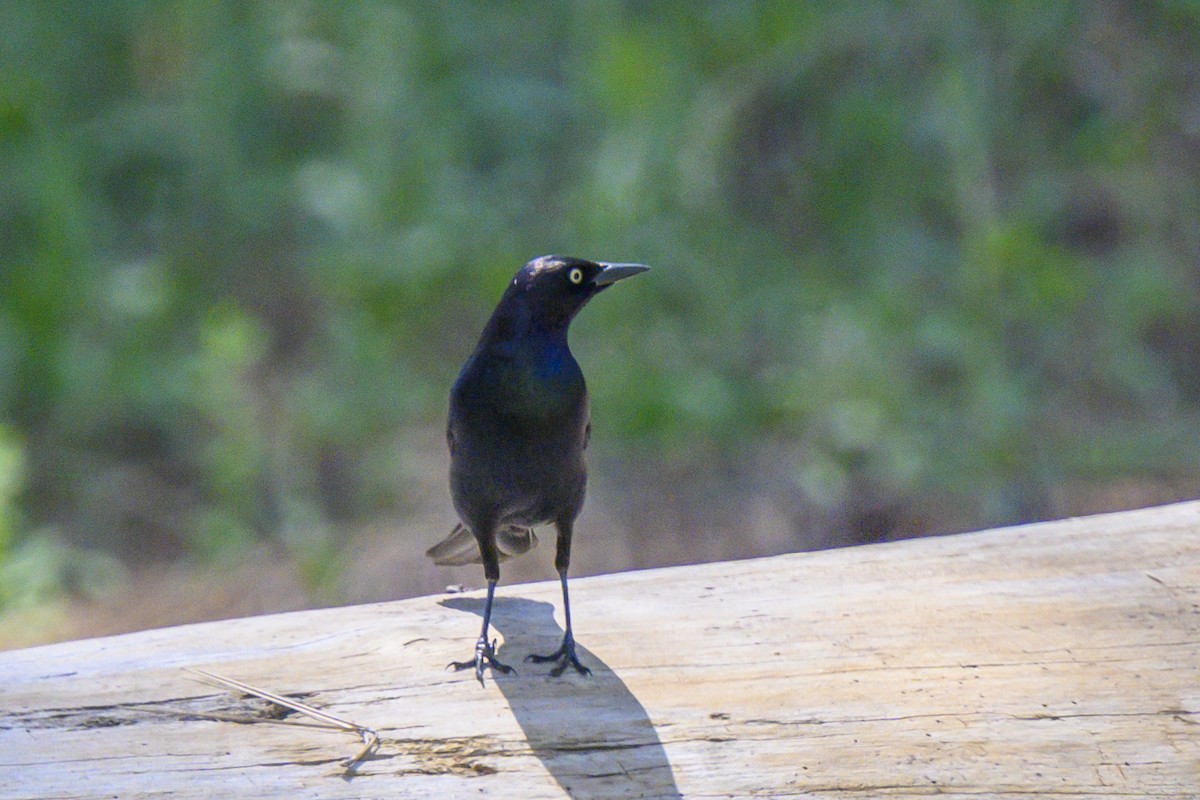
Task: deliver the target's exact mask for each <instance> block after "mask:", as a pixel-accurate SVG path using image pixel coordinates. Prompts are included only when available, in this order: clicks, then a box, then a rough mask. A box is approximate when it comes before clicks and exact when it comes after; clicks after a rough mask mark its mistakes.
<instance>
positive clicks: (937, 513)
mask: <svg viewBox="0 0 1200 800" xmlns="http://www.w3.org/2000/svg"><path fill="white" fill-rule="evenodd" d="M0 48H2V50H0V646H3V645H8V646H13V645H16V644H21V643H29V642H34V641H45V640H49V639H54V638H63V637H70V636H82V635H88V634H94V633H104V632H110V631H117V630H127V629H130V628H137V627H143V626H149V625H161V624H169V623H172V622H179V621H185V620H191V619H199V618H205V617H218V616H226V615H235V614H245V613H252V612H256V611H268V610H278V609H286V608H300V607H305V606H309V605H319V604H330V603H344V602H355V601H362V600H371V599H384V598H394V597H401V596H406V595H411V594H418V593H424V592H431V591H437V590H439V589H440V588H441V587H443V586H444V585H445V584H447V583H449V582H452V581H456V580H458V581H463V582H468V583H471V584H473V585H478V583H479V582H480V580H481V578H480V575H478V574H477V570H475V569H465V570H460V571H452V570H441V569H438V568H435V567H433V566H432V565H429V564H427V563H425V561H424V560H423V557H422V555H421V554H422V552H423V551H424V549H425V548H426V547H427V546H428V545H430V544H432V543H433V542H434V541H436V540H437V539H438V538H439V537H440V536H441V535H443V534H444V533H445V531H447V530H448V529H449V527H450V526H451V524H452V523H453V512H452V510H451V508H450V503H449V498H448V493H447V490H446V488H445V469H446V456H445V453H444V444H443V441H442V433H441V431H442V425H443V420H444V414H445V398H446V394H447V391H448V388H449V386H450V383H451V382H452V380H453V378H454V376H455V374H456V372H457V369H458V366H459V365H460V364H461V362H462V361H463V359H464V358H465V356H466V354H467V353H468V352H469V351H470V349H471V347H472V346H473V344H474V340H475V337H476V336H477V334H478V331H479V329H480V327H481V326H482V324H483V322H484V320H485V319H486V317H487V315H488V314H489V312H490V310H491V307H492V305H493V304H494V302H495V300H496V298H497V297H498V296H499V293H500V291H501V289H502V287H503V285H504V282H505V281H506V280H507V279H508V278H509V277H510V276H511V274H512V273H513V272H514V271H515V270H516V268H517V267H519V266H520V265H521V264H522V263H523V262H524V261H526V260H527V259H528V258H530V257H532V256H535V255H539V254H542V253H550V252H559V253H567V254H572V255H580V256H586V257H592V258H602V259H610V260H630V261H634V260H636V261H643V262H645V263H648V264H651V265H652V266H653V267H654V271H652V272H651V273H649V274H648V275H647V276H644V277H642V278H639V279H638V281H636V282H631V283H630V284H627V285H623V286H621V287H620V289H619V290H617V291H615V292H612V293H611V294H606V295H605V296H604V298H602V299H601V300H600V301H598V302H596V303H595V304H593V305H592V306H591V307H589V308H588V310H587V311H586V312H585V313H584V315H583V316H582V317H581V318H580V320H579V321H578V322H577V324H576V326H575V329H574V335H573V346H574V349H575V351H576V354H577V356H578V358H579V360H580V361H581V362H582V363H583V365H584V368H585V371H586V372H587V374H588V377H589V381H590V385H591V388H592V394H593V411H594V423H595V436H594V438H593V448H592V450H593V452H592V474H593V478H592V484H591V496H590V499H589V503H588V506H587V508H586V509H585V512H584V515H583V516H582V517H581V519H580V524H579V530H578V536H577V541H578V545H577V556H576V559H575V563H576V564H577V565H578V570H577V572H579V573H581V574H582V573H588V572H599V571H608V570H619V569H629V568H633V567H642V566H650V565H661V564H669V563H684V562H695V561H703V560H710V559H725V558H737V557H746V556H753V555H762V554H771V553H778V552H782V551H789V550H797V549H805V548H816V547H828V546H835V545H843V544H851V543H860V542H870V541H877V540H883V539H890V538H898V537H904V536H913V535H922V534H928V533H942V532H949V531H959V530H966V529H972V528H980V527H987V526H994V525H1006V524H1011V523H1019V522H1026V521H1031V520H1038V519H1045V518H1051V517H1059V516H1063V515H1068V514H1078V513H1086V512H1092V511H1099V510H1106V509H1115V508H1122V507H1132V506H1138V505H1145V504H1149V503H1154V502H1162V501H1167V500H1173V499H1178V498H1183V497H1189V496H1194V495H1195V494H1196V493H1197V489H1198V486H1200V480H1198V477H1197V476H1198V472H1197V462H1198V461H1200V447H1198V445H1200V441H1198V439H1200V426H1198V425H1197V421H1198V416H1200V413H1198V412H1200V366H1198V363H1197V358H1196V348H1197V345H1198V344H1200V322H1198V319H1200V318H1198V315H1197V311H1198V305H1200V304H1198V297H1197V287H1198V266H1200V228H1198V226H1197V224H1196V220H1197V218H1198V212H1200V5H1198V4H1197V3H1194V2H1186V1H1184V0H1176V1H1175V2H1168V1H1167V0H1160V1H1159V2H1100V1H1098V2H1088V3H1082V2H1078V3H1077V2H1042V3H1008V2H974V3H954V2H944V3H933V2H928V3H927V2H917V3H911V4H909V3H900V4H897V3H893V2H857V3H853V2H852V3H846V2H836V3H796V2H761V3H749V2H745V3H742V2H708V3H695V2H691V0H689V1H688V2H660V3H655V4H643V3H634V2H626V3H622V2H584V3H572V2H517V3H505V4H491V3H483V2H478V3H384V2H344V3H336V4H334V3H318V2H310V3H279V2H242V3H221V2H209V1H206V0H174V1H173V2H153V3H151V2H131V1H126V2H119V1H117V0H107V1H106V2H104V3H96V2H83V1H79V2H59V3H54V4H37V3H32V4H31V3H14V4H10V5H9V6H7V7H6V8H5V12H4V15H3V18H2V19H0ZM551 549H552V548H546V547H543V548H542V550H541V551H540V553H539V556H538V557H537V558H531V559H526V561H525V562H524V563H522V562H518V563H517V564H516V565H514V566H513V567H512V568H510V569H507V570H506V572H505V579H506V580H508V581H511V580H524V579H531V578H549V577H552V575H553V572H552V570H551V569H550V567H549V559H550V558H551V553H550V552H548V551H549V550H551Z"/></svg>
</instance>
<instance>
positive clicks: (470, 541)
mask: <svg viewBox="0 0 1200 800" xmlns="http://www.w3.org/2000/svg"><path fill="white" fill-rule="evenodd" d="M537 541H538V540H537V535H536V534H535V533H534V532H533V528H517V527H508V528H501V529H500V530H499V531H497V532H496V550H498V551H499V556H500V560H501V561H504V560H505V559H508V558H512V557H513V556H519V555H521V554H522V553H528V552H529V551H530V550H532V549H533V548H534V547H536V546H537ZM425 555H427V556H429V557H430V558H432V559H433V563H435V564H438V565H440V566H443V567H461V566H462V565H464V564H478V563H479V562H480V561H481V560H482V558H481V557H480V555H479V544H478V543H477V542H476V541H475V535H474V534H473V533H471V529H470V528H468V527H467V526H466V525H463V524H462V523H461V522H460V523H458V524H457V525H455V526H454V530H452V531H450V535H449V536H447V537H446V538H445V539H443V540H442V541H440V542H438V543H437V544H435V545H434V546H433V547H431V548H429V549H428V550H426V551H425Z"/></svg>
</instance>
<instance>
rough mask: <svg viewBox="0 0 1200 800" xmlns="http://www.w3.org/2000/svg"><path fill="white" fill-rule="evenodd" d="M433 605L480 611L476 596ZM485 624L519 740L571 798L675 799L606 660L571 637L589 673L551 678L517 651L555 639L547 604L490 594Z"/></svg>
mask: <svg viewBox="0 0 1200 800" xmlns="http://www.w3.org/2000/svg"><path fill="white" fill-rule="evenodd" d="M441 604H442V605H443V606H445V607H447V608H452V609H455V610H457V611H468V612H471V613H473V614H477V615H479V616H481V617H482V616H483V600H482V599H480V598H467V597H454V598H450V599H447V600H442V601H441ZM492 627H493V628H495V629H496V630H498V631H499V632H500V633H501V634H502V635H503V637H504V644H503V646H501V647H500V649H499V651H498V652H497V653H496V657H497V658H498V659H499V660H500V661H501V662H502V663H505V664H509V665H511V666H513V667H514V668H515V669H516V672H517V674H515V675H496V674H494V673H489V674H488V675H487V676H486V677H487V679H488V681H489V683H492V682H494V683H495V685H496V686H497V687H499V689H500V691H501V693H502V694H503V695H504V697H505V698H506V699H507V700H508V704H509V707H510V708H512V711H513V715H514V716H515V717H516V719H517V722H518V724H520V726H521V730H522V731H523V732H524V733H525V738H526V740H527V741H528V742H529V745H530V747H531V748H532V749H533V752H534V753H535V754H536V755H537V757H538V758H539V759H541V761H542V763H543V764H544V765H545V767H546V769H547V771H549V773H550V774H551V775H552V776H554V779H555V780H556V781H558V784H559V785H560V786H561V787H562V788H563V791H565V792H566V793H567V795H568V796H570V797H572V798H574V800H600V798H630V797H638V798H662V799H663V800H669V799H670V798H679V797H680V794H679V789H678V788H677V787H676V785H675V775H674V773H673V772H672V771H671V765H670V762H668V761H667V754H666V751H665V750H664V749H663V746H662V742H661V741H660V740H659V738H658V733H657V732H656V731H655V730H654V725H653V724H652V723H651V722H650V717H649V715H648V714H647V713H646V709H645V708H644V707H643V706H642V704H641V703H640V702H638V699H637V698H636V697H634V696H633V693H632V692H630V691H629V688H628V687H627V686H626V685H625V684H624V683H623V682H622V681H621V679H620V678H619V677H617V675H616V673H614V672H613V671H612V670H611V669H610V668H609V667H608V665H607V664H605V663H604V662H603V661H601V660H600V659H599V658H597V657H596V655H595V654H594V653H592V652H591V651H589V650H588V649H587V647H585V646H584V645H582V644H580V643H579V642H576V652H577V653H578V655H579V658H580V660H581V661H582V662H583V663H584V665H585V666H587V667H588V668H590V669H591V670H592V674H591V675H590V676H585V675H578V674H576V673H575V672H574V670H569V671H568V672H567V673H564V674H563V676H562V677H561V678H552V677H550V676H549V675H548V674H547V672H548V670H549V666H548V665H545V664H527V663H524V659H525V656H527V655H529V654H530V653H531V652H533V653H548V652H551V651H553V650H554V649H555V648H557V647H558V645H559V642H561V641H562V636H563V629H562V628H561V627H560V626H559V625H558V623H557V622H556V621H555V619H554V606H553V605H552V604H550V603H545V602H541V601H538V600H528V599H526V598H523V597H497V598H496V601H495V605H494V607H493V609H492Z"/></svg>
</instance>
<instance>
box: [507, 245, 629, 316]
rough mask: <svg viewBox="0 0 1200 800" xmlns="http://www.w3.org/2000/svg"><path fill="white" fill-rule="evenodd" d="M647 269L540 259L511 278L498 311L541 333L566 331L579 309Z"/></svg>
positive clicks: (570, 259) (563, 259)
mask: <svg viewBox="0 0 1200 800" xmlns="http://www.w3.org/2000/svg"><path fill="white" fill-rule="evenodd" d="M648 269H650V268H649V267H646V266H643V265H642V264H611V263H607V262H603V261H588V260H586V259H583V258H570V257H567V256H541V257H539V258H535V259H533V260H532V261H530V262H529V263H528V264H526V265H525V266H523V267H521V269H520V270H519V271H518V272H517V274H516V275H515V276H513V279H512V283H511V284H509V286H508V289H507V291H505V293H504V297H503V298H502V299H501V301H500V306H499V307H498V308H497V312H499V311H501V309H505V308H506V307H507V310H508V311H510V312H515V314H516V315H517V317H519V320H518V319H512V318H510V321H512V322H517V323H518V324H521V323H524V324H525V325H528V326H530V327H532V328H538V329H543V330H552V329H563V330H565V329H566V327H567V325H569V324H570V322H571V320H572V319H573V318H574V317H575V315H576V314H577V313H579V309H581V308H583V307H584V306H585V305H587V302H588V301H589V300H591V299H592V298H593V297H595V296H596V295H597V294H598V293H600V292H602V291H604V290H605V289H607V288H608V287H609V286H612V285H613V284H614V283H616V282H617V281H619V280H623V279H625V278H629V277H632V276H634V275H637V274H638V273H641V272H645V271H646V270H648Z"/></svg>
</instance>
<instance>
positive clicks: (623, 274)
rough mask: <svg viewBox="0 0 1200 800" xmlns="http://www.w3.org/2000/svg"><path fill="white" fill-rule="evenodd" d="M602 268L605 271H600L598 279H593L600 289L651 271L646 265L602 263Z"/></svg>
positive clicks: (597, 275)
mask: <svg viewBox="0 0 1200 800" xmlns="http://www.w3.org/2000/svg"><path fill="white" fill-rule="evenodd" d="M600 266H602V267H604V269H602V270H600V272H598V273H597V274H596V277H594V278H592V283H593V284H594V285H595V286H597V287H600V288H603V287H605V286H611V285H612V284H614V283H616V282H617V281H619V280H622V279H624V278H632V277H633V276H634V275H637V274H638V273H640V272H645V271H647V270H648V269H650V268H649V267H647V266H646V265H645V264H608V263H605V262H600Z"/></svg>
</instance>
